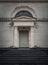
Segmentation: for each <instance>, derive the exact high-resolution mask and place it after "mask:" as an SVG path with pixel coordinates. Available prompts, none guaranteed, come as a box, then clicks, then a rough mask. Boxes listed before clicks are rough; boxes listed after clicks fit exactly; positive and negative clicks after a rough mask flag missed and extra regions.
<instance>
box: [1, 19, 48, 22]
mask: <svg viewBox="0 0 48 65" xmlns="http://www.w3.org/2000/svg"><path fill="white" fill-rule="evenodd" d="M15 20H16V19H14V21H15ZM12 21H13V18H0V22H12ZM32 21H34V20H32ZM36 22H48V18H37V19H36Z"/></svg>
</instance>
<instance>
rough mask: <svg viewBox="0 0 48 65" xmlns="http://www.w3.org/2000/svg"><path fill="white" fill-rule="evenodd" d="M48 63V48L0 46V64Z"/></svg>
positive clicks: (26, 64) (36, 64)
mask: <svg viewBox="0 0 48 65" xmlns="http://www.w3.org/2000/svg"><path fill="white" fill-rule="evenodd" d="M28 64H29V65H48V48H32V49H29V48H27V49H22V48H19V49H16V48H0V65H28Z"/></svg>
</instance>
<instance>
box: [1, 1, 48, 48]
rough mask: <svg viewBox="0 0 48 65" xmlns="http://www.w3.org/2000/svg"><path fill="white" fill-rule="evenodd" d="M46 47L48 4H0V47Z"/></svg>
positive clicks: (47, 41) (47, 37)
mask: <svg viewBox="0 0 48 65" xmlns="http://www.w3.org/2000/svg"><path fill="white" fill-rule="evenodd" d="M34 46H37V47H41V48H43V47H48V3H47V2H45V1H43V2H42V1H41V2H39V1H36V2H34V1H32V2H31V1H30V2H28V1H27V2H22V1H20V3H19V2H17V1H14V2H8V3H5V2H4V3H3V2H1V3H0V47H7V48H8V47H13V48H19V47H28V48H33V47H34Z"/></svg>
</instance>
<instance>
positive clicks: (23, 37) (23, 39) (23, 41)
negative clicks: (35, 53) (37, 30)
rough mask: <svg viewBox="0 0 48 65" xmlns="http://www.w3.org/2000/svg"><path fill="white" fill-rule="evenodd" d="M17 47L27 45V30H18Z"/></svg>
mask: <svg viewBox="0 0 48 65" xmlns="http://www.w3.org/2000/svg"><path fill="white" fill-rule="evenodd" d="M19 47H29V31H28V30H20V31H19Z"/></svg>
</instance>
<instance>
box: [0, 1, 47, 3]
mask: <svg viewBox="0 0 48 65" xmlns="http://www.w3.org/2000/svg"><path fill="white" fill-rule="evenodd" d="M0 2H2V3H4V2H6V3H8V2H12V3H29V2H30V3H48V0H0Z"/></svg>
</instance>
